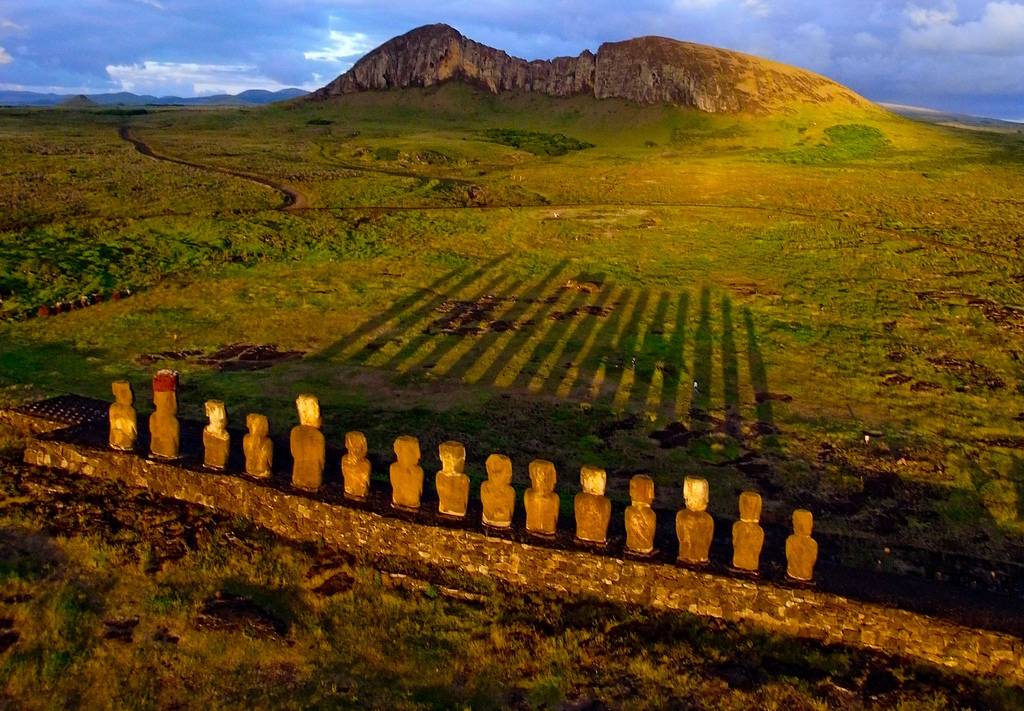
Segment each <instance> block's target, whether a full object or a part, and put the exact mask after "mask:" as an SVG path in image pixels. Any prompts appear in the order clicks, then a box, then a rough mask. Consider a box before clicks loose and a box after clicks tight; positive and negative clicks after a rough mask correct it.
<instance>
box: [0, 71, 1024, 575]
mask: <svg viewBox="0 0 1024 711" xmlns="http://www.w3.org/2000/svg"><path fill="white" fill-rule="evenodd" d="M125 124H129V125H130V126H131V132H132V135H133V136H135V137H136V138H137V139H139V140H142V141H144V142H145V143H146V145H148V146H151V147H152V149H153V151H154V152H155V153H158V154H159V155H162V156H168V157H174V158H178V159H181V160H185V161H187V162H188V163H190V164H193V166H183V165H175V164H169V163H166V162H158V161H156V160H153V159H152V158H150V157H147V156H144V155H141V154H139V153H137V152H136V151H135V150H134V148H133V146H131V145H130V144H128V143H126V142H124V141H122V140H120V139H119V136H118V131H119V129H120V128H121V126H123V125H125ZM0 155H2V158H3V160H2V161H0V166H2V167H0V171H2V173H3V179H4V185H5V187H6V191H5V193H4V194H3V195H2V196H0V230H2V232H0V296H2V298H3V305H2V309H3V314H4V316H5V317H6V320H5V321H4V322H3V323H2V324H0V385H2V386H3V387H4V388H5V391H4V392H5V393H6V397H7V398H8V399H9V400H25V399H28V398H31V397H35V396H39V395H44V394H50V393H58V392H67V391H74V392H79V393H82V394H85V395H92V396H100V397H106V396H107V393H108V389H109V382H110V381H111V380H113V379H115V378H122V377H123V378H128V379H130V380H132V382H134V383H135V384H136V390H137V392H139V393H144V392H145V383H146V381H147V378H148V377H149V375H150V374H151V373H152V371H153V370H154V369H156V368H158V367H162V366H168V367H175V368H177V369H179V370H181V371H182V372H183V381H184V382H186V383H188V388H189V392H188V394H187V395H183V397H182V411H183V414H184V415H186V416H190V417H199V416H200V415H201V412H200V409H201V407H202V402H203V401H204V400H206V399H211V398H218V399H223V400H225V401H226V402H227V403H228V405H229V411H230V412H231V413H232V416H233V417H234V418H235V419H236V420H237V419H238V418H240V417H241V413H245V412H249V411H262V412H266V413H267V414H268V415H269V416H270V421H271V426H272V429H273V430H274V431H275V432H277V433H283V432H286V431H287V429H288V428H289V427H290V425H291V424H292V419H293V399H294V396H295V394H296V393H297V392H300V391H311V392H315V393H316V394H318V395H319V396H320V398H321V401H322V403H323V409H324V415H325V422H324V425H325V431H326V434H327V436H328V438H329V439H330V440H331V441H333V442H339V441H341V437H342V435H343V433H344V432H345V431H346V430H348V429H353V428H358V429H362V430H363V431H365V432H366V433H367V436H368V438H369V441H370V443H371V444H370V446H371V450H372V452H374V453H375V456H378V457H380V458H381V461H382V462H383V461H384V460H385V457H386V455H387V452H388V448H389V443H390V441H391V439H393V437H394V436H396V435H398V434H402V433H412V434H416V435H418V436H419V437H420V438H421V442H422V445H423V451H424V452H425V458H424V468H425V469H426V470H428V471H430V470H431V469H430V467H432V466H436V465H437V462H436V461H434V452H436V445H437V443H438V442H440V441H444V440H447V439H457V440H460V441H464V442H466V444H467V447H468V449H469V452H470V467H469V469H470V474H471V475H472V476H473V478H474V481H479V479H480V478H481V477H482V475H483V471H482V466H481V464H482V461H483V459H484V458H485V457H486V455H487V454H488V453H490V452H492V451H502V452H506V453H508V454H510V456H512V459H513V462H514V463H515V464H516V484H517V486H518V487H519V488H520V489H522V488H523V487H524V484H525V480H526V477H525V464H526V462H527V461H528V460H529V459H530V458H533V457H544V458H548V459H552V460H553V461H555V462H556V464H557V465H558V467H559V472H560V479H561V482H560V487H561V489H562V491H563V497H562V498H563V501H565V502H569V501H571V498H572V497H571V495H570V494H572V493H575V491H576V490H577V488H576V486H575V483H574V482H575V472H576V471H577V470H578V469H579V467H580V466H581V465H582V464H588V463H594V464H600V465H603V466H604V467H606V468H607V469H608V472H609V479H610V485H609V490H610V494H611V495H612V497H613V499H614V501H615V503H616V505H617V506H620V507H621V506H622V505H623V504H624V503H625V501H626V498H627V497H626V482H627V480H628V477H629V476H630V475H631V474H633V473H636V472H640V471H643V472H650V473H651V474H652V476H654V478H655V480H656V482H657V484H658V504H659V506H661V507H662V508H664V509H674V508H675V507H677V505H678V501H679V499H680V479H681V477H682V476H683V475H684V474H703V475H706V476H707V477H708V479H709V480H710V481H711V489H712V497H711V498H712V502H711V509H710V510H711V511H712V513H713V514H714V515H715V516H716V517H717V518H719V520H720V521H722V524H723V525H722V526H721V528H722V529H723V530H726V529H727V523H728V521H729V520H731V518H734V517H735V511H734V510H733V509H734V507H735V500H736V493H737V492H738V491H740V490H741V489H743V488H752V489H756V490H759V491H761V492H762V493H763V494H764V495H765V502H766V506H765V516H764V518H765V521H766V522H767V523H768V524H769V525H773V526H778V527H779V529H780V530H781V529H782V528H783V527H785V526H786V525H787V517H788V515H789V513H790V512H791V511H792V509H793V508H794V507H796V506H803V507H807V508H810V509H812V510H813V511H814V512H815V514H816V516H817V530H819V531H820V532H821V535H822V536H823V540H824V538H828V537H831V538H829V539H828V540H829V545H828V546H823V557H824V559H825V561H826V562H829V563H834V564H841V565H844V566H849V567H853V568H855V569H866V570H877V569H882V570H887V571H895V572H902V573H906V574H908V575H915V574H921V573H924V574H928V575H933V576H934V575H936V574H941V575H944V576H946V577H953V578H957V576H962V577H963V578H964V579H963V580H961V582H963V583H967V584H973V585H979V584H984V585H985V586H987V587H993V588H995V589H997V590H1000V589H1001V590H1004V591H1007V590H1019V586H1020V584H1021V576H1020V572H1019V570H1018V567H1017V565H1016V563H1014V561H1018V560H1020V556H1021V554H1022V553H1024V546H1022V538H1021V534H1022V523H1021V511H1022V508H1024V491H1022V489H1021V487H1022V482H1024V449H1022V447H1024V365H1022V361H1024V310H1022V306H1024V295H1022V289H1024V270H1022V269H1021V267H1020V257H1021V255H1020V242H1021V238H1022V235H1021V226H1020V225H1021V222H1020V214H1021V209H1022V204H1021V200H1020V194H1021V190H1020V188H1021V186H1022V178H1024V145H1022V143H1021V140H1020V137H1019V136H1014V135H1001V136H999V135H980V134H972V133H968V132H963V131H958V130H954V129H947V128H941V127H935V126H926V125H922V124H917V123H913V122H910V121H908V120H905V119H901V118H898V117H895V116H893V115H891V114H888V113H886V112H884V111H881V110H880V109H876V108H874V107H872V106H870V105H861V104H857V103H851V102H831V101H829V102H823V103H813V102H790V103H786V104H785V105H780V106H777V107H774V108H773V110H772V111H770V112H767V113H765V112H741V113H728V114H710V113H705V112H701V111H699V110H695V109H690V108H681V107H673V106H666V105H660V104H659V105H651V106H641V105H637V104H634V103H630V102H627V101H625V100H622V99H614V98H613V99H602V100H598V99H595V98H594V97H591V96H586V95H574V96H568V97H552V96H547V95H545V94H541V93H536V92H522V91H511V92H505V93H499V94H493V93H491V92H490V91H487V90H481V89H480V88H477V87H473V86H467V85H465V84H463V83H459V82H446V83H442V84H438V85H435V86H428V87H418V88H416V87H414V88H406V89H403V90H386V91H367V92H359V93H353V94H348V95H344V96H342V97H340V98H331V99H329V100H326V101H322V102H303V103H299V104H295V105H291V106H285V107H272V108H267V109H263V110H203V111H183V110H173V109H167V110H159V111H152V112H151V113H148V114H144V115H134V116H123V115H111V114H110V113H109V112H105V111H91V110H90V111H85V110H83V111H71V110H69V111H61V112H36V111H3V112H0ZM195 166H207V167H209V168H214V169H216V170H203V169H202V168H201V167H195ZM225 171H235V172H239V173H244V174H246V175H258V176H261V177H264V178H266V179H267V180H268V181H269V182H271V183H273V184H276V185H291V186H294V187H295V189H296V190H297V191H299V192H300V193H301V194H302V195H304V196H306V199H307V201H308V202H307V205H306V207H305V208H304V209H301V210H294V209H293V210H289V211H281V210H279V209H278V208H279V207H280V200H279V196H277V195H275V194H274V193H272V192H270V191H268V190H265V189H264V188H263V187H262V186H260V185H254V184H252V183H251V182H247V181H244V180H237V179H234V178H232V177H231V176H230V175H228V174H226V173H225ZM115 290H116V291H119V292H125V291H129V290H130V291H131V292H132V293H133V296H132V298H129V299H121V300H119V301H116V302H114V301H112V300H110V299H109V298H107V299H106V300H105V301H104V302H103V303H99V304H96V305H93V306H90V307H89V308H83V309H76V310H71V311H70V312H68V313H61V314H60V315H59V316H56V317H52V316H51V317H46V318H38V317H35V316H34V315H35V314H36V312H37V310H38V309H39V307H41V306H49V307H52V306H54V305H55V304H57V303H58V302H60V301H70V300H72V299H74V300H78V297H80V296H81V295H89V294H92V293H94V292H95V293H97V294H101V295H104V296H109V295H110V294H111V293H112V292H114V291H115ZM28 316H32V317H31V318H30V317H28ZM237 344H246V345H248V346H252V347H257V346H262V347H266V350H265V351H260V352H266V351H273V350H277V351H280V352H298V353H302V354H304V357H302V358H294V357H293V358H287V359H281V360H280V361H267V362H270V363H271V367H261V366H260V365H257V366H252V361H246V360H245V359H244V358H241V357H239V355H238V354H239V353H242V352H245V351H246V349H245V348H241V347H239V348H230V347H231V346H235V345H237ZM270 346H274V347H276V349H273V348H269V347H270ZM267 362H264V363H262V365H266V364H267ZM140 401H142V402H143V403H144V404H143V409H145V407H146V404H145V403H146V398H145V397H140ZM674 423H677V424H674ZM652 434H654V435H658V437H656V438H655V437H652V436H651V435H652ZM384 471H385V470H384V469H383V468H380V469H379V471H377V470H375V473H376V474H377V475H378V476H382V475H383V473H384ZM380 485H382V486H383V485H384V484H383V480H381V484H380ZM564 514H565V518H566V520H571V512H570V511H569V510H568V509H567V510H566V511H565V512H564ZM666 515H667V514H666ZM951 554H952V557H951ZM957 555H959V556H961V557H960V558H956V556H957ZM953 559H955V560H956V561H958V562H957V564H956V565H955V570H948V569H946V568H943V565H945V563H943V561H949V560H953ZM979 581H986V582H983V583H982V582H979Z"/></svg>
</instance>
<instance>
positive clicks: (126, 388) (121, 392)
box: [110, 380, 135, 405]
mask: <svg viewBox="0 0 1024 711" xmlns="http://www.w3.org/2000/svg"><path fill="white" fill-rule="evenodd" d="M110 389H111V390H112V391H113V393H114V400H116V401H117V404H118V405H131V404H132V403H133V402H134V401H135V395H134V394H133V393H132V384H131V383H129V382H128V381H127V380H115V381H114V382H113V384H112V385H111V386H110Z"/></svg>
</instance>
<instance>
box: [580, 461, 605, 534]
mask: <svg viewBox="0 0 1024 711" xmlns="http://www.w3.org/2000/svg"><path fill="white" fill-rule="evenodd" d="M607 481H608V475H607V474H606V473H605V471H604V469H598V468H596V467H583V468H582V469H580V484H581V485H582V486H583V491H581V492H580V493H578V494H576V498H575V499H574V500H573V507H574V509H575V512H576V540H578V541H583V542H584V543H599V544H601V545H604V544H605V543H607V542H608V522H609V521H611V519H612V502H611V499H609V498H608V497H607V496H605V495H604V487H605V484H606V483H607Z"/></svg>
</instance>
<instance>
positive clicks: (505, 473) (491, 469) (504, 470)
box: [485, 454, 512, 486]
mask: <svg viewBox="0 0 1024 711" xmlns="http://www.w3.org/2000/svg"><path fill="white" fill-rule="evenodd" d="M485 466H486V467H487V479H488V481H493V482H494V483H495V484H500V485H502V486H507V485H508V484H511V483H512V460H511V459H509V458H508V457H506V456H505V455H504V454H492V455H491V456H489V457H488V458H487V463H486V464H485Z"/></svg>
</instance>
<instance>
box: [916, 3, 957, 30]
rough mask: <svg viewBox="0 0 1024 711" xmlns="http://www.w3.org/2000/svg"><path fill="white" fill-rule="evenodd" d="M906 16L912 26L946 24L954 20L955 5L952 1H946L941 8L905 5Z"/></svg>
mask: <svg viewBox="0 0 1024 711" xmlns="http://www.w3.org/2000/svg"><path fill="white" fill-rule="evenodd" d="M907 17H908V18H909V19H910V24H912V25H913V26H914V27H934V26H936V25H948V24H950V23H951V22H955V21H956V18H957V12H956V5H954V4H953V3H952V2H946V4H945V7H944V9H941V10H940V9H937V8H932V7H920V6H918V5H910V6H908V7H907Z"/></svg>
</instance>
